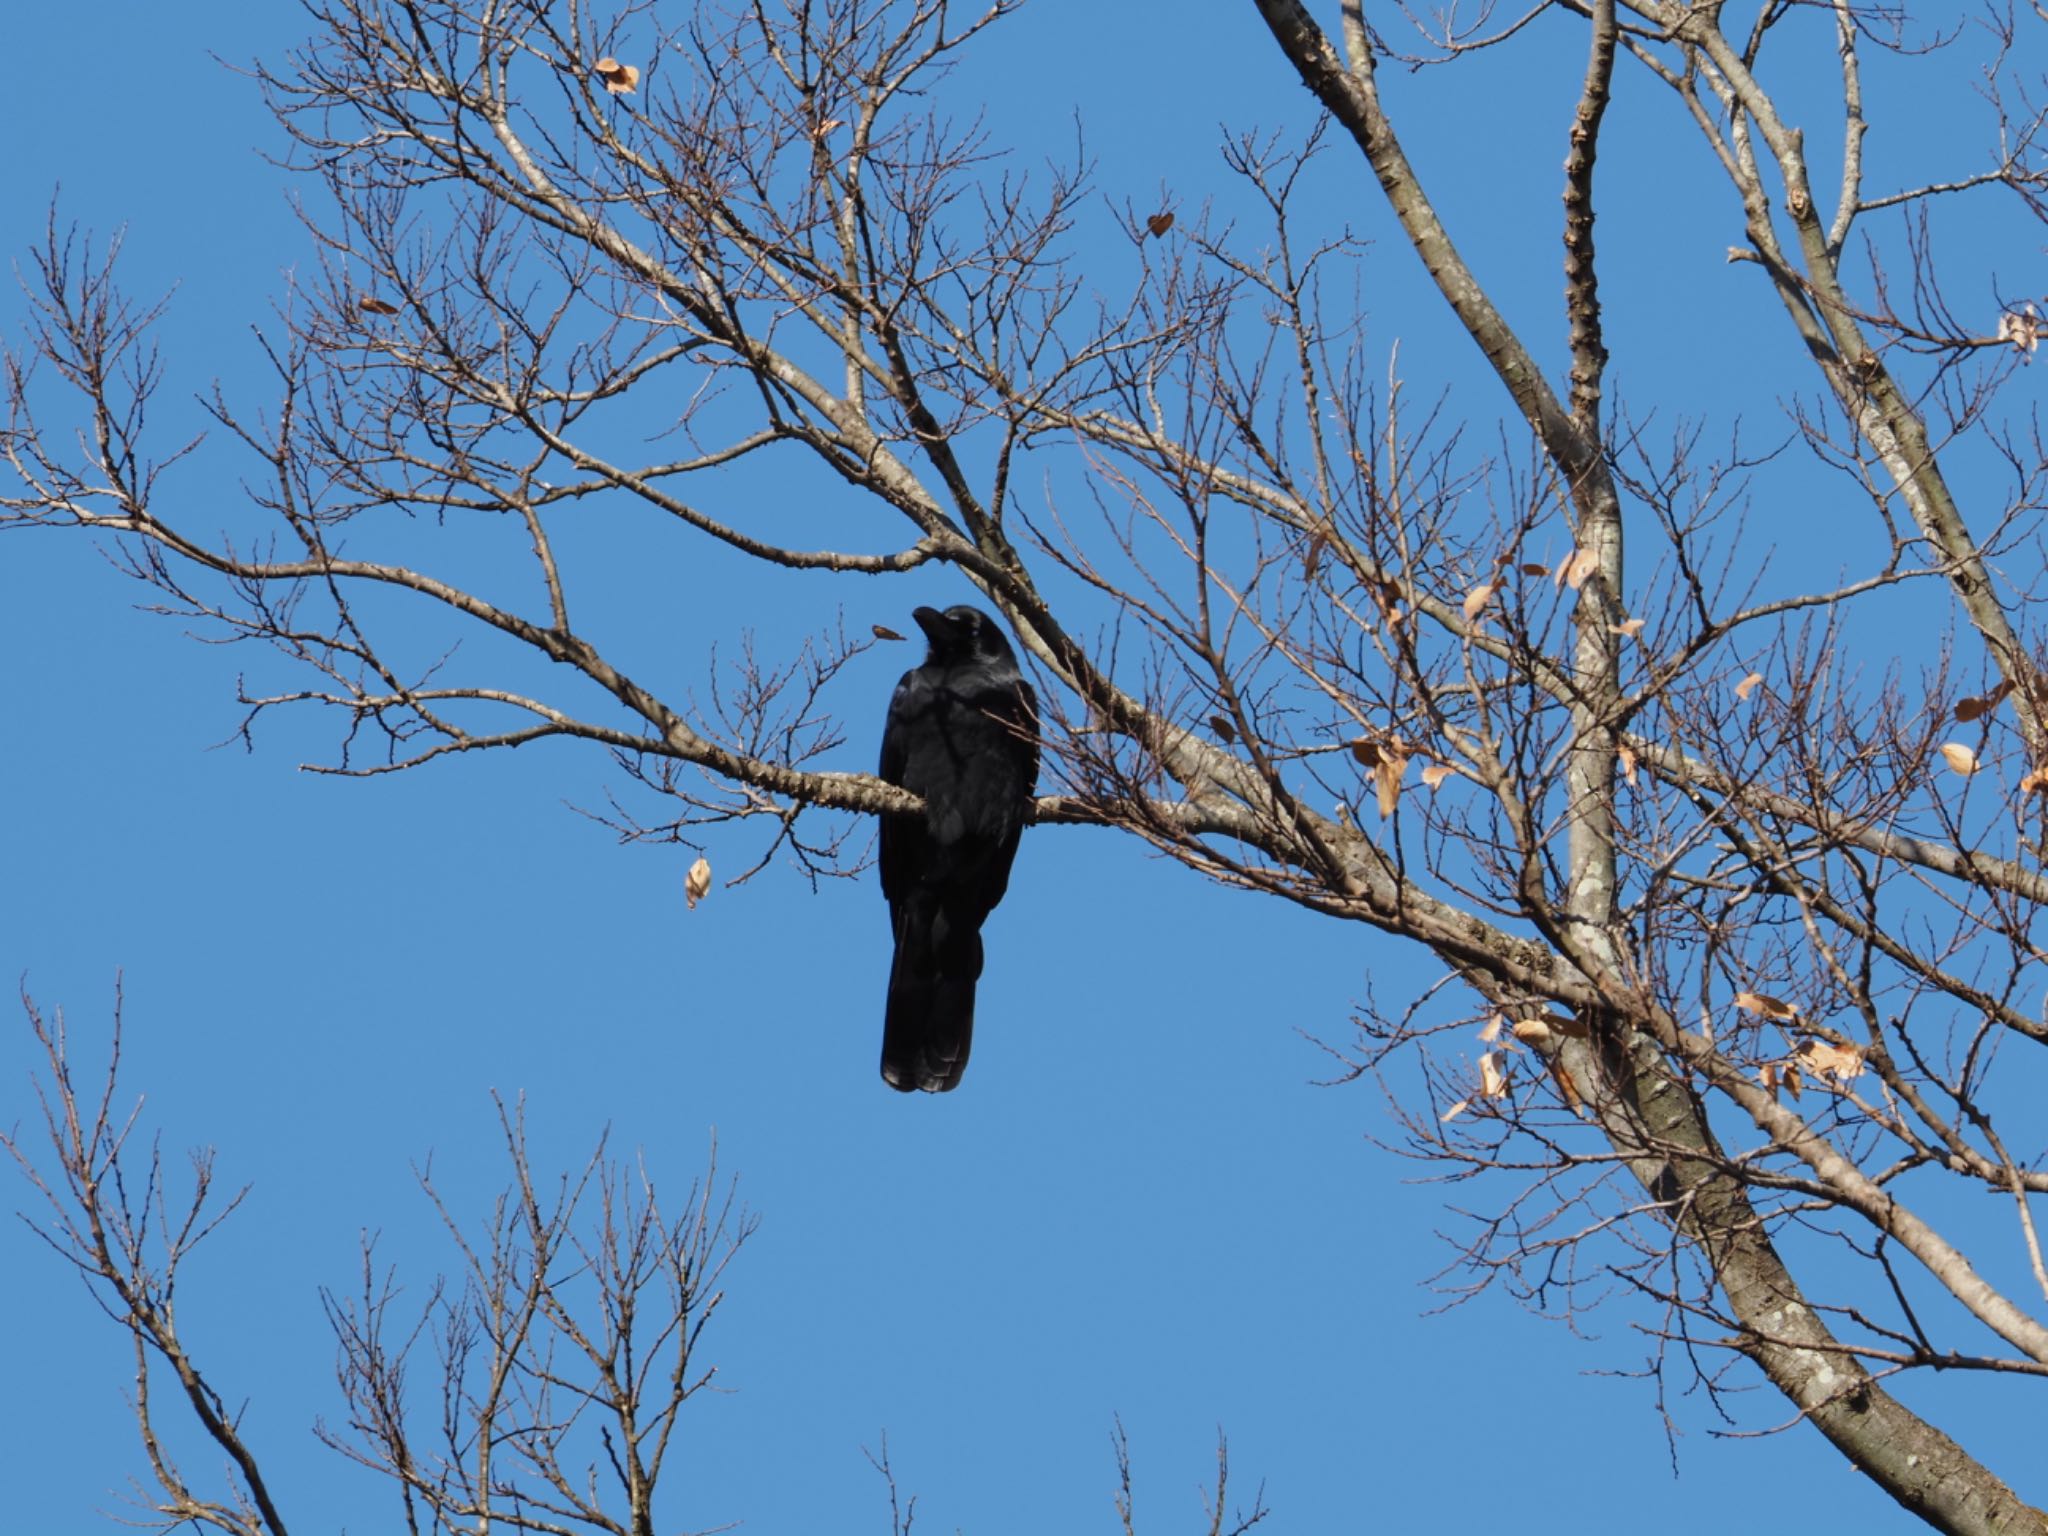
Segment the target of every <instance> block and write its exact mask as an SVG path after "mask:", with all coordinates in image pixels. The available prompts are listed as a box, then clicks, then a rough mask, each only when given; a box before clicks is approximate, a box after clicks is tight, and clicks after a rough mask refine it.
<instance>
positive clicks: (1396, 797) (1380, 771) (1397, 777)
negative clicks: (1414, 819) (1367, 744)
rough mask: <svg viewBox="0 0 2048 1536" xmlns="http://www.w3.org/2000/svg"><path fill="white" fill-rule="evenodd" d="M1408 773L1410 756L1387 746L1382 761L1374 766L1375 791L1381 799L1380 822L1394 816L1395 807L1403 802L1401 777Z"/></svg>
mask: <svg viewBox="0 0 2048 1536" xmlns="http://www.w3.org/2000/svg"><path fill="white" fill-rule="evenodd" d="M1407 771H1408V754H1407V753H1406V752H1402V751H1400V750H1399V749H1397V748H1395V747H1392V746H1387V747H1382V748H1381V749H1380V760H1379V761H1378V762H1377V763H1375V764H1374V765H1373V770H1372V777H1373V791H1374V793H1375V794H1376V795H1378V797H1379V803H1380V820H1382V821H1385V820H1386V819H1387V818H1388V817H1389V816H1391V815H1393V814H1394V807H1395V806H1396V805H1398V804H1400V802H1401V775H1402V774H1404V773H1406V772H1407Z"/></svg>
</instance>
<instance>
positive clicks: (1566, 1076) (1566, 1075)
mask: <svg viewBox="0 0 2048 1536" xmlns="http://www.w3.org/2000/svg"><path fill="white" fill-rule="evenodd" d="M1550 1075H1551V1077H1553V1078H1554V1079H1556V1081H1557V1091H1558V1092H1559V1093H1560V1094H1562V1095H1564V1104H1565V1108H1566V1109H1569V1110H1570V1111H1571V1112H1572V1113H1573V1114H1575V1115H1576V1114H1578V1113H1579V1112H1580V1108H1581V1106H1583V1105H1584V1104H1585V1102H1586V1101H1585V1099H1584V1098H1583V1097H1581V1095H1580V1093H1579V1085H1578V1084H1577V1083H1575V1082H1573V1081H1572V1075H1571V1073H1570V1072H1569V1071H1568V1070H1567V1069H1566V1067H1565V1064H1564V1062H1563V1061H1562V1060H1560V1059H1559V1058H1557V1057H1555V1056H1553V1057H1552V1058H1551V1059H1550Z"/></svg>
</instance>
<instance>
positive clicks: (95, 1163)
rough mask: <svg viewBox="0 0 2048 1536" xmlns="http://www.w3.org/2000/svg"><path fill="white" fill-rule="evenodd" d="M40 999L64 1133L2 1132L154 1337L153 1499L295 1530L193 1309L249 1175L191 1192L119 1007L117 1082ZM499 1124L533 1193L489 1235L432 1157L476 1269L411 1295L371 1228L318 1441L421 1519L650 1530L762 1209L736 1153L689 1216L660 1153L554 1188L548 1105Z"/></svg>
mask: <svg viewBox="0 0 2048 1536" xmlns="http://www.w3.org/2000/svg"><path fill="white" fill-rule="evenodd" d="M23 1002H24V1006H25V1008H26V1009H27V1013H28V1018H29V1024H30V1027H31V1030H32V1031H33V1033H34V1036H35V1039H36V1041H37V1044H38V1045H39V1047H40V1048H41V1053H42V1057H43V1063H42V1065H43V1072H42V1075H41V1076H40V1077H39V1079H38V1092H39V1095H40V1097H41V1101H42V1107H43V1116H42V1120H43V1124H42V1132H43V1141H44V1143H45V1145H44V1146H43V1147H41V1148H38V1147H36V1146H35V1145H33V1144H32V1143H29V1142H24V1141H23V1140H22V1139H21V1138H20V1136H19V1135H18V1134H16V1133H8V1134H4V1135H0V1146H5V1147H6V1149H7V1151H8V1152H9V1154H10V1155H11V1156H12V1157H13V1158H14V1160H15V1162H16V1164H17V1166H18V1167H19V1168H20V1169H21V1171H22V1172H23V1173H24V1174H25V1175H26V1176H27V1178H28V1180H29V1182H30V1183H31V1185H32V1186H33V1187H34V1188H35V1190H36V1191H37V1193H38V1194H39V1196H40V1197H41V1208H40V1210H39V1211H38V1213H37V1214H36V1215H34V1216H31V1217H29V1218H28V1220H29V1222H30V1225H31V1226H32V1228H33V1229H34V1230H35V1232H36V1233H37V1235H38V1236H40V1237H41V1238H42V1239H43V1240H44V1241H45V1242H46V1243H47V1244H48V1245H49V1246H50V1247H51V1248H53V1249H54V1250H55V1251H56V1252H57V1253H58V1254H59V1255H60V1256H61V1257H62V1258H63V1259H64V1260H65V1261H66V1262H68V1263H69V1264H71V1265H72V1266H73V1267H75V1268H76V1269H77V1271H78V1272H79V1274H80V1275H81V1276H82V1277H83V1278H84V1280H85V1281H86V1284H87V1288H88V1289H89V1290H90V1291H91V1292H92V1294H93V1296H94V1298H95V1299H96V1300H97V1301H98V1302H99V1303H100V1306H101V1308H102V1310H104V1311H105V1313H106V1315H107V1316H108V1318H110V1319H111V1320H112V1321H113V1322H115V1323H116V1324H118V1325H119V1326H120V1327H122V1328H124V1329H125V1330H126V1331H127V1333H128V1335H129V1337H130V1339H131V1341H132V1343H133V1345H134V1351H135V1389H134V1396H133V1398H132V1400H131V1406H132V1407H133V1410H134V1414H135V1420H136V1424H137V1427H138V1428H139V1430H140V1431H141V1435H142V1445H143V1450H144V1453H145V1455H146V1457H147V1459H148V1463H149V1471H150V1475H151V1478H152V1480H153V1481H154V1484H155V1490H154V1491H150V1490H148V1489H146V1488H144V1487H141V1486H139V1485H138V1487H137V1488H136V1490H135V1492H136V1503H137V1504H138V1505H139V1506H141V1507H142V1508H144V1509H147V1510H149V1511H150V1512H151V1514H152V1516H153V1517H154V1518H151V1519H150V1520H148V1521H147V1523H148V1524H149V1525H151V1526H154V1527H157V1528H160V1529H163V1530H173V1529H178V1528H182V1527H184V1526H186V1525H188V1524H189V1525H190V1526H191V1527H192V1528H194V1529H210V1530H217V1531H226V1532H232V1533H234V1536H285V1532H286V1530H287V1525H286V1521H285V1516H284V1514H283V1512H282V1511H283V1510H284V1509H285V1508H288V1507H289V1503H290V1501H289V1500H288V1499H287V1498H286V1497H285V1496H284V1495H283V1492H282V1490H279V1489H274V1488H273V1486H272V1484H271V1483H270V1482H269V1481H268V1480H266V1478H265V1476H264V1473H263V1469H262V1467H261V1465H260V1464H259V1462H258V1459H257V1454H256V1451H255V1450H254V1448H253V1443H252V1438H251V1436H250V1435H248V1434H247V1433H246V1432H245V1429H244V1425H243V1416H244V1415H243V1411H242V1410H237V1409H231V1408H230V1407H229V1399H228V1398H227V1396H226V1395H225V1392H224V1390H223V1388H222V1386H221V1384H220V1382H219V1380H218V1377H217V1376H216V1375H215V1374H213V1373H211V1372H209V1371H207V1370H204V1369H202V1367H201V1365H200V1363H199V1359H198V1353H197V1349H196V1346H195V1345H194V1343H193V1342H192V1341H191V1340H190V1339H189V1338H188V1337H187V1336H186V1334H185V1333H183V1332H182V1331H181V1329H180V1327H179V1320H178V1309H177V1304H176V1303H177V1296H178V1292H179V1287H180V1284H181V1282H182V1283H184V1284H185V1286H186V1289H187V1292H188V1294H189V1291H190V1286H191V1282H190V1281H189V1279H187V1278H186V1276H187V1271H188V1266H189V1264H190V1262H191V1259H192V1255H193V1253H194V1252H195V1250H196V1249H197V1248H198V1247H199V1245H200V1243H201V1242H203V1241H204V1240H205V1239H206V1238H208V1237H210V1236H211V1235H213V1234H214V1233H215V1232H216V1231H218V1229H219V1228H220V1226H221V1224H222V1223H223V1222H224V1221H226V1220H227V1219H228V1218H229V1217H230V1216H232V1215H233V1214H234V1213H235V1211H236V1209H237V1207H239V1206H240V1205H241V1203H242V1200H243V1197H244V1196H245V1195H246V1194H247V1193H248V1189H247V1187H246V1186H244V1187H243V1188H242V1189H239V1190H237V1191H235V1192H234V1193H232V1194H229V1195H227V1196H225V1197H223V1196H221V1195H219V1194H218V1193H217V1191H216V1189H215V1185H214V1162H215V1154H214V1151H213V1149H211V1148H206V1149H203V1150H201V1151H199V1152H196V1153H194V1154H193V1156H192V1159H191V1168H190V1181H189V1188H188V1189H187V1190H186V1191H184V1192H179V1191H176V1190H174V1189H173V1187H172V1178H171V1173H170V1170H168V1169H167V1168H166V1167H165V1164H164V1159H163V1155H162V1149H161V1147H160V1146H159V1145H158V1144H157V1143H156V1142H155V1141H154V1140H151V1141H150V1143H149V1145H148V1146H147V1148H146V1149H145V1148H143V1147H141V1146H140V1145H139V1138H138V1136H137V1129H138V1115H139V1112H140V1108H141V1106H140V1104H139V1102H138V1103H137V1104H136V1105H135V1106H134V1107H133V1108H131V1109H128V1110H126V1111H125V1112H124V1111H123V1109H122V1108H121V1107H120V1105H119V1102H118V1098H119V1074H120V1064H121V1019H120V1014H119V1009H118V1006H117V1009H116V1013H115V1020H114V1027H113V1032H112V1048H111V1051H110V1053H109V1057H108V1062H107V1069H106V1072H105V1075H104V1077H103V1078H102V1079H101V1081H100V1082H99V1084H98V1085H97V1087H96V1088H95V1087H94V1085H92V1084H91V1082H90V1080H89V1079H83V1080H82V1079H81V1077H80V1075H79V1073H78V1071H77V1067H76V1064H75V1061H74V1056H73V1050H72V1045H71V1040H70V1037H69V1033H68V1031H67V1029H66V1026H65V1021H64V1018H63V1015H62V1014H61V1013H60V1014H55V1015H46V1014H44V1013H43V1012H42V1011H41V1010H40V1009H38V1008H37V1006H36V1005H35V1004H34V1002H32V1001H30V1000H28V999H26V998H24V999H23ZM498 1120H499V1125H500V1127H501V1129H502V1131H503V1133H504V1139H505V1155H506V1161H507V1164H508V1165H509V1169H510V1175H511V1185H510V1187H509V1188H508V1189H507V1190H506V1191H505V1193H504V1194H503V1195H502V1196H501V1197H500V1198H499V1199H498V1201H497V1203H496V1205H495V1206H494V1207H493V1209H492V1211H491V1213H490V1216H489V1217H488V1218H487V1220H486V1221H484V1222H483V1223H482V1224H481V1225H479V1226H474V1227H472V1226H468V1225H465V1223H463V1222H462V1221H460V1220H459V1219H458V1218H457V1217H456V1216H455V1214H454V1213H453V1212H452V1211H451V1210H450V1209H449V1208H448V1206H447V1205H446V1203H445V1202H444V1201H443V1199H442V1196H441V1194H440V1192H439V1191H438V1190H437V1189H436V1188H435V1185H434V1181H433V1177H432V1173H431V1169H426V1170H423V1171H422V1172H421V1174H420V1186H421V1188H422V1189H423V1190H424V1192H425V1193H426V1195H427V1197H428V1198H429V1199H430V1200H431V1201H432V1202H433V1204H434V1208H435V1210H436V1211H437V1212H438V1213H439V1215H440V1217H441V1220H442V1223H443V1225H444V1227H445V1228H446V1231H447V1234H448V1238H449V1242H450V1245H451V1247H452V1249H453V1251H454V1254H455V1256H456V1259H457V1268H456V1270H455V1273H454V1275H453V1276H452V1277H450V1276H442V1277H439V1278H437V1279H436V1280H435V1281H434V1282H433V1283H432V1284H431V1285H429V1286H428V1287H426V1288H425V1291H424V1295H423V1299H421V1300H418V1301H409V1300H408V1299H407V1297H406V1294H405V1288H404V1287H403V1286H402V1285H401V1284H400V1283H399V1280H398V1277H397V1273H396V1271H395V1269H394V1268H391V1267H380V1265H379V1263H378V1261H377V1257H376V1254H375V1242H374V1239H370V1238H366V1239H365V1240H364V1243H363V1252H362V1272H361V1276H360V1280H359V1284H358V1285H357V1287H356V1288H355V1289H354V1290H353V1291H352V1292H351V1293H350V1294H347V1295H341V1294H329V1295H327V1296H326V1297H325V1304H326V1310H327V1317H328V1321H329V1323H330V1324H331V1325H332V1327H333V1329H334V1335H335V1339H336V1341H337V1343H338V1345H339V1361H340V1363H339V1368H338V1373H337V1375H338V1381H339V1384H340V1389H341V1397H342V1401H343V1403H344V1404H345V1407H346V1420H345V1422H344V1423H342V1424H339V1425H326V1424H322V1425H320V1426H319V1427H318V1433H319V1435H320V1438H321V1439H322V1440H324V1441H325V1442H326V1443H327V1444H329V1445H330V1446H333V1447H334V1448H335V1449H336V1450H338V1451H340V1452H341V1453H342V1454H343V1455H345V1456H347V1457H349V1458H350V1459H352V1460H354V1461H357V1462H359V1463H361V1464H363V1465H365V1466H368V1467H371V1468H373V1469H375V1470H376V1471H378V1472H380V1473H382V1474H383V1475H384V1476H385V1477H386V1478H388V1479H389V1480H390V1482H391V1484H392V1486H393V1488H394V1491H395V1492H396V1494H397V1495H398V1498H399V1500H400V1503H401V1505H402V1507H403V1510H404V1520H405V1524H404V1529H405V1530H407V1531H408V1532H415V1533H417V1532H421V1531H431V1532H449V1533H455V1532H469V1531H475V1532H483V1531H488V1530H494V1529H497V1530H514V1531H548V1532H556V1533H562V1532H579V1531H585V1532H593V1533H600V1532H602V1533H615V1536H648V1533H651V1532H653V1531H654V1530H656V1529H657V1527H656V1524H655V1508H656V1501H655V1495H656V1491H657V1487H658V1484H659V1480H660V1477H661V1474H662V1470H663V1467H664V1465H665V1463H666V1461H667V1458H668V1451H669V1448H670V1445H671V1443H672V1439H673V1436H674V1433H675V1430H676V1427H677V1421H678V1416H679V1415H680V1413H681V1410H682V1408H683V1406H684V1404H685V1403H687V1402H688V1401H689V1400H690V1399H691V1398H693V1397H695V1396H696V1395H697V1394H698V1393H699V1392H700V1391H702V1390H703V1389H704V1387H705V1386H706V1385H708V1384H709V1382H710V1380H711V1378H712V1376H713V1375H714V1374H715V1371H716V1367H715V1366H709V1365H706V1364H704V1363H703V1362H702V1358H701V1354H700V1350H699V1346H700V1343H701V1340H702V1336H703V1333H704V1330H705V1328H706V1327H707V1326H708V1325H709V1324H710V1322H711V1319H712V1316H713V1314H714V1313H715V1312H716V1311H717V1309H718V1305H719V1302H720V1301H721V1300H722V1299H723V1296H724V1292H723V1291H722V1290H721V1289H720V1285H721V1282H722V1280H723V1277H724V1274H725V1269H726V1266H727V1265H728V1264H730V1263H731V1262H732V1259H733V1257H734V1255H735V1254H737V1253H738V1252H739V1249H740V1246H741V1244H742V1243H744V1242H745V1241H746V1239H747V1237H748V1236H749V1235H750V1234H751V1233H752V1232H753V1230H754V1226H755V1220H754V1218H753V1217H752V1216H751V1215H750V1214H749V1213H748V1212H747V1211H746V1210H745V1209H743V1208H742V1207H740V1206H739V1205H737V1203H736V1197H735V1189H734V1185H733V1184H732V1182H731V1181H727V1182H726V1183H725V1184H724V1185H723V1186H722V1187H721V1185H720V1183H719V1180H718V1174H717V1155H716V1149H715V1148H714V1149H713V1153H712V1156H711V1158H710V1160H709V1161H708V1162H707V1164H706V1171H705V1174H704V1176H703V1177H702V1178H701V1179H700V1180H699V1181H698V1182H697V1183H695V1184H693V1185H692V1186H691V1188H690V1190H689V1192H688V1193H687V1195H685V1197H684V1198H683V1201H682V1203H681V1205H680V1206H679V1207H675V1208H673V1211H672V1214H671V1213H665V1212H664V1211H663V1209H662V1205H661V1202H660V1199H659V1198H658V1196H657V1191H656V1187H655V1182H654V1179H653V1178H652V1176H651V1175H650V1174H649V1172H648V1170H647V1169H646V1167H645V1166H644V1165H637V1166H628V1165H626V1164H623V1163H621V1162H620V1161H618V1160H617V1159H615V1158H612V1157H610V1156H608V1155H607V1153H606V1151H605V1147H604V1143H603V1141H602V1140H600V1142H599V1144H598V1147H597V1149H596V1151H594V1152H593V1153H592V1154H591V1157H590V1160H589V1161H588V1162H587V1163H586V1164H585V1165H584V1166H583V1167H582V1168H581V1169H580V1170H579V1171H578V1172H577V1173H575V1174H574V1175H572V1176H569V1177H566V1178H563V1179H562V1180H560V1181H559V1182H558V1183H557V1184H555V1185H554V1186H553V1187H552V1188H550V1187H548V1186H547V1185H546V1184H545V1182H544V1180H543V1179H542V1178H541V1177H540V1176H538V1175H537V1174H536V1172H535V1169H534V1166H533V1162H532V1159H531V1157H530V1155H529V1152H528V1144H527V1136H526V1122H525V1111H524V1106H523V1105H518V1104H514V1105H506V1104H504V1103H502V1102H501V1103H500V1104H499V1106H498ZM165 1373H167V1374H168V1375H169V1377H170V1378H171V1379H172V1380H174V1381H175V1382H176V1384H177V1388H178V1395H179V1396H180V1397H182V1398H183V1400H184V1402H185V1404H186V1407H187V1408H188V1409H189V1412H190V1414H191V1416H192V1418H193V1419H194V1420H196V1422H197V1425H198V1427H199V1429H200V1430H201V1431H203V1432H204V1434H205V1436H206V1437H207V1439H209V1440H210V1441H211V1442H212V1443H213V1445H214V1446H216V1447H217V1448H218V1449H219V1450H220V1451H222V1452H224V1453H225V1455H226V1458H227V1462H226V1475H227V1486H226V1487H225V1488H224V1489H223V1490H221V1491H220V1492H219V1493H209V1492H208V1491H207V1488H206V1483H207V1479H206V1478H204V1477H200V1476H195V1475H193V1474H191V1473H189V1472H188V1471H187V1470H186V1468H185V1466H183V1465H182V1464H181V1462H180V1460H179V1458H178V1456H177V1455H176V1454H175V1453H174V1452H173V1451H172V1450H171V1449H170V1445H171V1443H172V1441H173V1439H174V1436H173V1433H172V1428H171V1426H170V1424H169V1420H170V1419H171V1418H174V1417H178V1415H177V1414H176V1412H175V1410H173V1412H172V1413H171V1414H168V1415H167V1414H166V1413H165V1412H164V1410H163V1409H161V1408H160V1407H159V1406H158V1404H157V1400H156V1398H155V1396H154V1395H153V1392H152V1388H153V1386H154V1385H155V1384H156V1382H158V1381H159V1380H160V1379H162V1377H163V1375H164V1374H165ZM423 1389H424V1392H425V1393H426V1394H427V1395H428V1396H429V1398H430V1402H429V1403H428V1404H427V1405H426V1406H425V1407H424V1408H423V1405H422V1403H421V1401H420V1398H421V1395H422V1390H423ZM663 1528H664V1529H666V1528H667V1527H663Z"/></svg>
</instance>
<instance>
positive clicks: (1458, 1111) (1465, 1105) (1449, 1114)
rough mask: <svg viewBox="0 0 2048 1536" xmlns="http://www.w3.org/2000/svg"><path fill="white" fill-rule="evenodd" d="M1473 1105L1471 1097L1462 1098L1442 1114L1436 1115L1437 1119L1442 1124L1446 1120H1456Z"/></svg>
mask: <svg viewBox="0 0 2048 1536" xmlns="http://www.w3.org/2000/svg"><path fill="white" fill-rule="evenodd" d="M1471 1107H1472V1101H1471V1100H1470V1099H1460V1100H1458V1102H1457V1103H1455V1104H1453V1105H1452V1106H1451V1107H1450V1108H1449V1109H1447V1110H1445V1111H1444V1112H1443V1113H1442V1114H1440V1115H1438V1116H1437V1117H1436V1118H1437V1121H1438V1123H1439V1124H1441V1123H1442V1122H1444V1121H1446V1120H1455V1119H1457V1118H1458V1116H1460V1115H1462V1114H1463V1113H1465V1111H1466V1110H1468V1109H1470V1108H1471Z"/></svg>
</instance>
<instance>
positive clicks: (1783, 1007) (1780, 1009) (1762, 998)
mask: <svg viewBox="0 0 2048 1536" xmlns="http://www.w3.org/2000/svg"><path fill="white" fill-rule="evenodd" d="M1735 1006H1736V1007H1738V1008H1746V1009H1748V1010H1749V1012H1751V1013H1760V1014H1762V1015H1763V1016H1764V1017H1765V1018H1767V1019H1778V1020H1780V1021H1783V1020H1785V1019H1790V1018H1796V1017H1797V1016H1798V1014H1799V1005H1798V1004H1797V1003H1788V1002H1786V1001H1785V1000H1784V999H1783V998H1781V997H1773V996H1771V995H1770V993H1768V992H1738V993H1736V994H1735Z"/></svg>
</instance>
